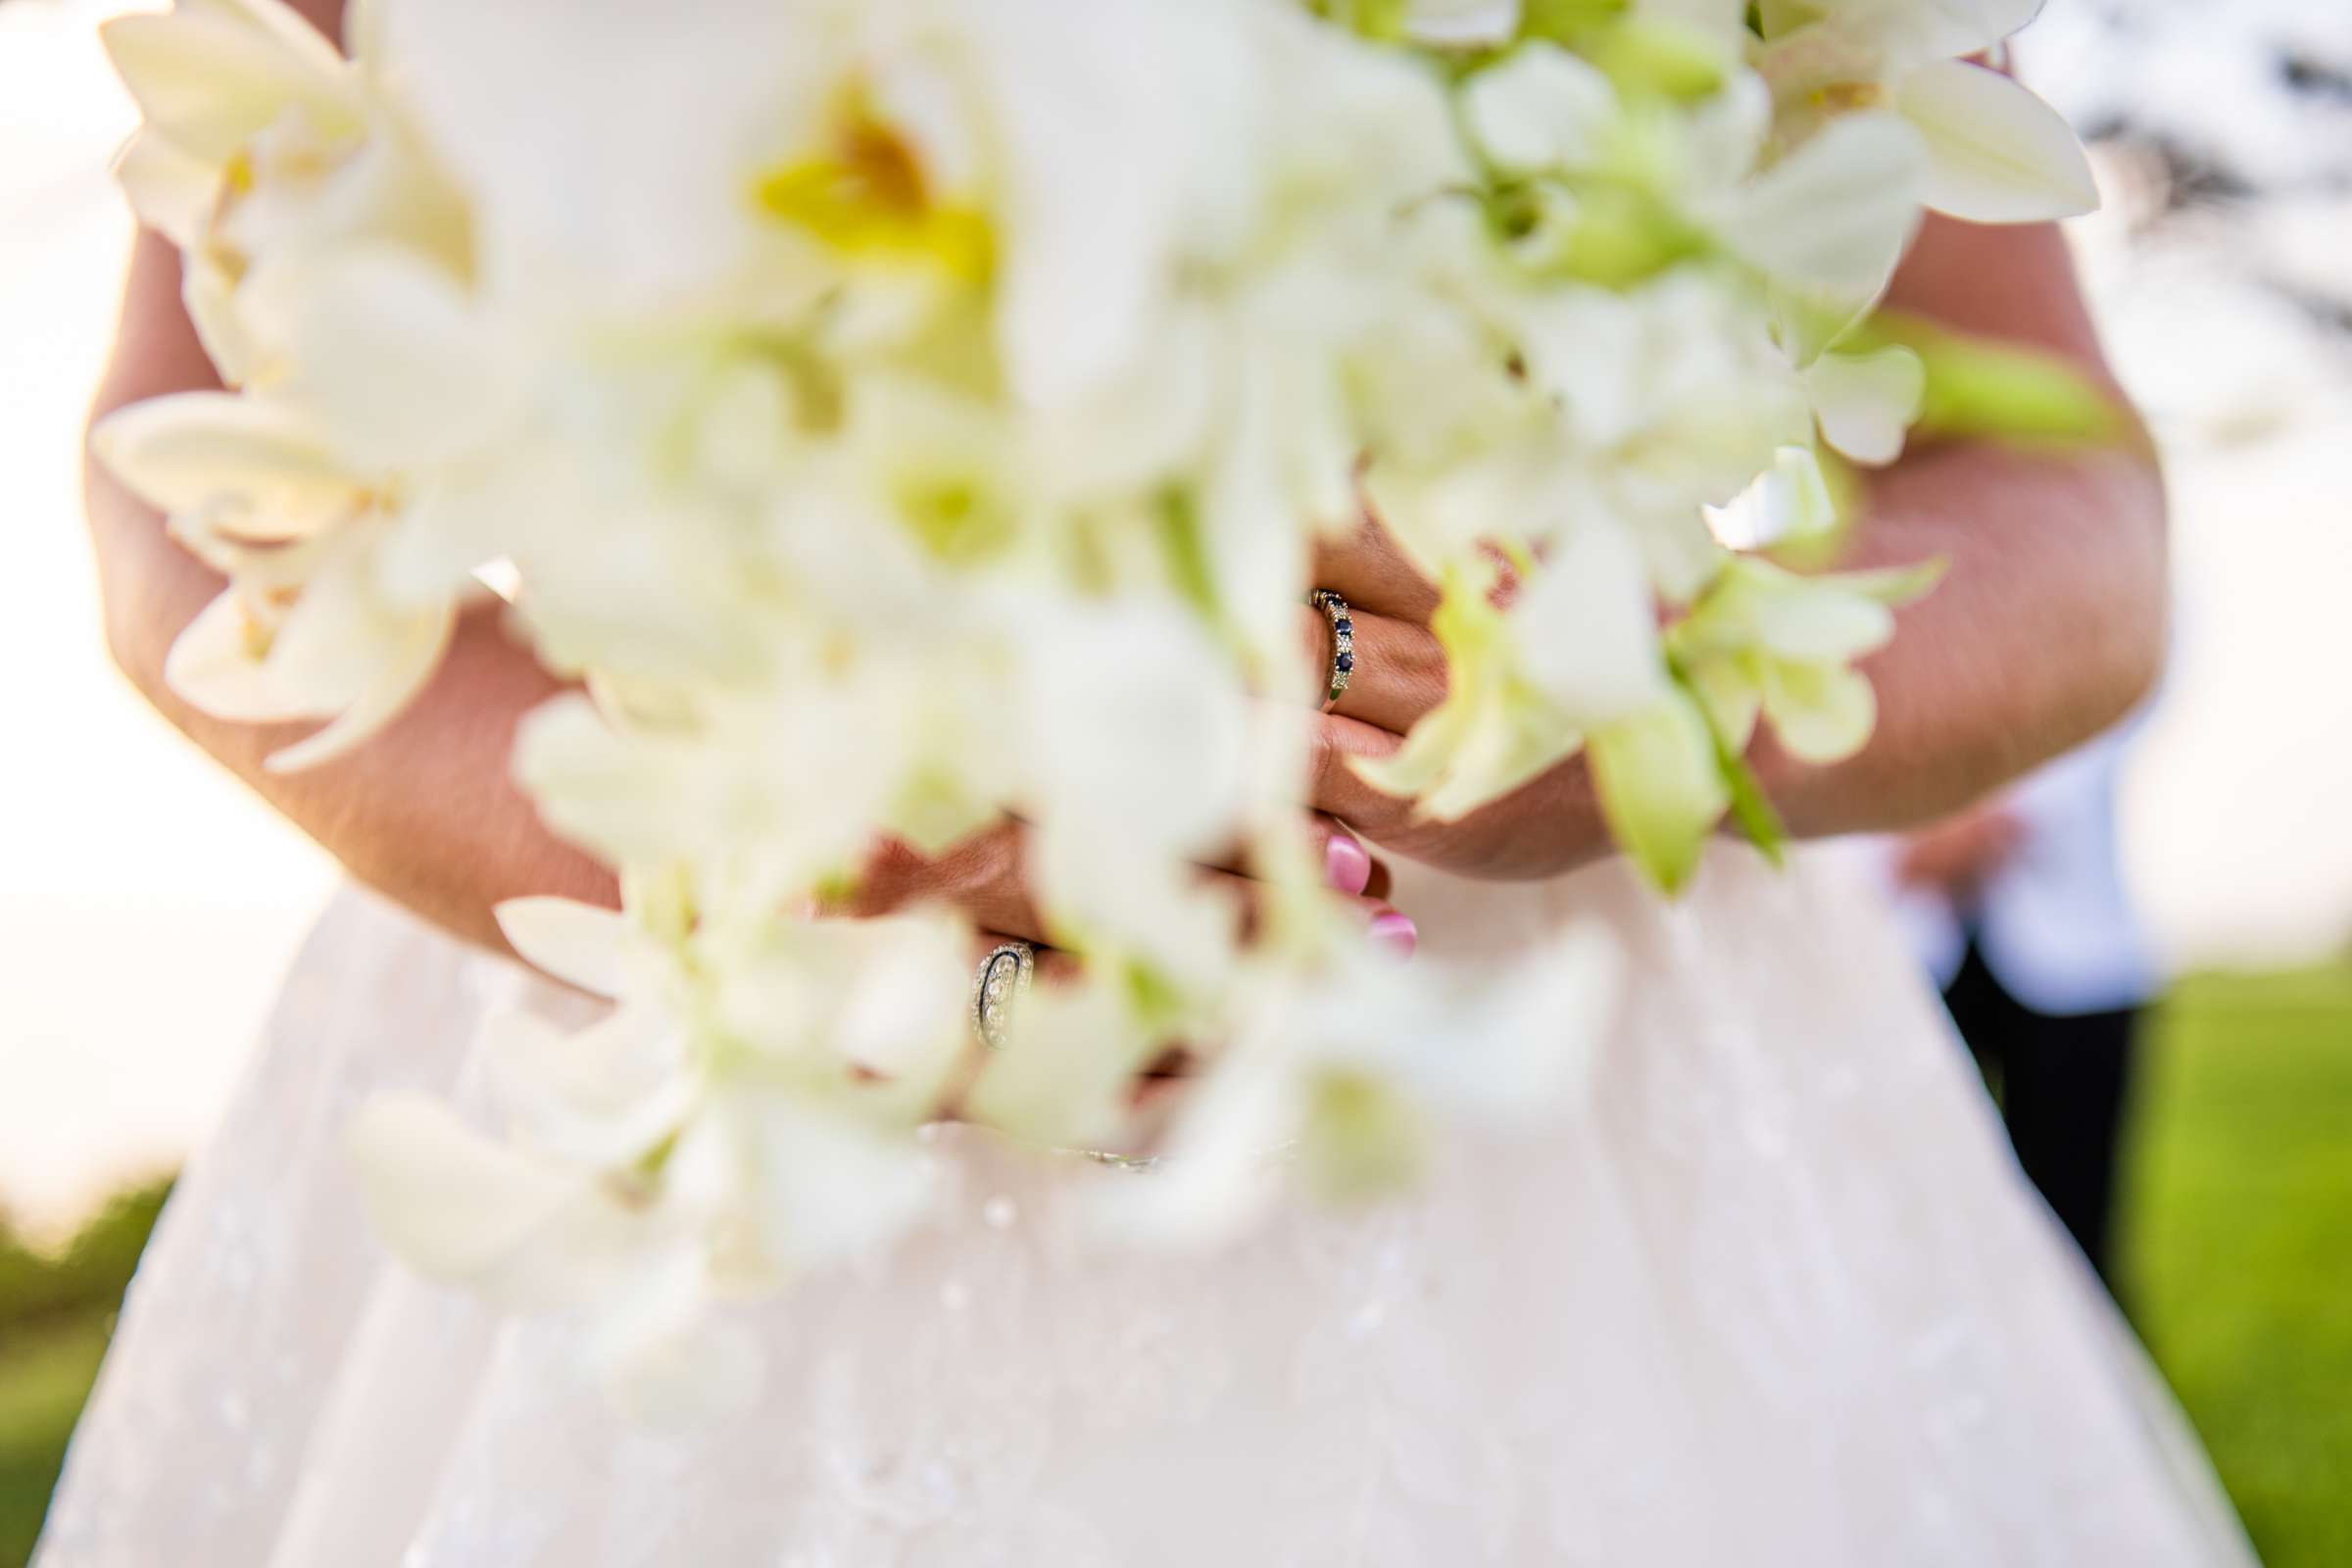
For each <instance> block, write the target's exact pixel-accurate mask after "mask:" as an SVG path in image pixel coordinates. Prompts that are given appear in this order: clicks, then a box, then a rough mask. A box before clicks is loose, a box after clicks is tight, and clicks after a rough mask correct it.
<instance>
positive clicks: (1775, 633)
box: [1667, 557, 1942, 763]
mask: <svg viewBox="0 0 2352 1568" xmlns="http://www.w3.org/2000/svg"><path fill="white" fill-rule="evenodd" d="M1941 570H1942V568H1941V566H1940V564H1933V563H1932V564H1928V565H1926V566H1921V567H1915V568H1908V569H1902V570H1892V571H1867V572H1840V573H1833V574H1829V575H1824V576H1815V577H1806V576H1799V575H1797V574H1796V573H1794V572H1790V571H1786V570H1783V569H1782V568H1781V567H1778V566H1775V565H1773V564H1770V563H1769V562H1765V561H1761V560H1757V559H1755V558H1752V557H1741V558H1738V559H1736V560H1735V561H1734V562H1733V563H1732V564H1730V565H1729V566H1727V567H1726V568H1725V571H1724V574H1723V577H1722V578H1721V580H1720V581H1718V582H1717V583H1716V585H1715V586H1714V587H1713V588H1711V589H1710V590H1709V591H1708V592H1707V594H1706V595H1705V596H1704V597H1703V598H1702V599H1701V600H1700V601H1699V603H1698V604H1697V605H1696V606H1695V607H1694V608H1693V609H1692V610H1691V613H1690V614H1689V615H1687V616H1685V617H1684V618H1683V619H1682V620H1680V621H1678V622H1677V623H1676V624H1675V625H1674V627H1673V628H1672V629H1671V630H1670V631H1669V632H1668V634H1667V644H1668V647H1669V649H1670V650H1671V651H1672V652H1673V655H1674V657H1675V658H1676V660H1677V661H1678V662H1681V664H1682V666H1683V667H1684V668H1685V669H1686V670H1688V671H1689V673H1690V675H1691V680H1692V682H1693V684H1694V686H1695V688H1696V690H1697V691H1698V692H1699V693H1700V694H1701V696H1702V697H1703V699H1704V701H1705V702H1706V705H1707V708H1708V711H1709V712H1710V713H1711V714H1712V715H1713V717H1714V720H1715V722H1716V724H1717V725H1718V726H1719V727H1720V729H1721V730H1722V732H1723V733H1724V734H1725V736H1726V737H1727V738H1728V740H1729V743H1730V744H1731V745H1732V746H1733V748H1734V749H1735V750H1744V749H1745V747H1746V745H1747V741H1748V737H1749V736H1750V735H1751V734H1752V733H1753V732H1754V729H1755V725H1756V721H1757V718H1758V716H1759V715H1761V716H1762V717H1763V718H1764V720H1765V721H1767V722H1769V723H1770V724H1771V725H1772V728H1773V733H1774V734H1775V735H1776V736H1777V737H1778V738H1779V740H1780V743H1781V745H1782V746H1784V747H1785V748H1787V750H1788V751H1789V754H1790V755H1791V756H1793V757H1795V758H1797V759H1799V760H1803V761H1808V762H1816V763H1828V762H1836V761H1841V760H1844V759H1846V758H1848V757H1851V756H1852V755H1853V754H1854V753H1855V752H1857V751H1859V750H1860V749H1861V747H1862V745H1863V743H1864V742H1865V741H1867V740H1868V739H1869V738H1870V732H1871V727H1872V724H1873V722H1874V720H1875V718H1876V715H1877V712H1878V704H1877V700H1876V698H1875V697H1874V695H1873V693H1872V691H1871V685H1870V680H1869V678H1868V677H1867V676H1865V675H1863V674H1862V673H1861V672H1860V671H1858V670H1856V669H1854V668H1853V667H1852V664H1853V662H1854V661H1856V660H1858V659H1861V658H1862V657H1864V656H1865V655H1868V654H1871V653H1875V652H1877V651H1878V650H1879V649H1881V648H1884V647H1885V646H1886V645H1887V643H1888V642H1889V641H1890V640H1892V638H1893V636H1894V610H1895V607H1897V606H1900V605H1903V604H1907V603H1909V602H1910V601H1911V600H1913V599H1916V598H1918V597H1919V596H1920V595H1921V594H1924V593H1926V592H1927V591H1928V589H1929V588H1931V587H1933V586H1934V584H1935V581H1936V577H1937V576H1938V575H1940V573H1941Z"/></svg>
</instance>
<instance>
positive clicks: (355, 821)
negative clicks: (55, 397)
mask: <svg viewBox="0 0 2352 1568" xmlns="http://www.w3.org/2000/svg"><path fill="white" fill-rule="evenodd" d="M217 384H218V382H217V380H216V378H215V376H214V374H213V369H212V366H211V364H210V363H209V362H208V361H207V360H206V359H205V356H204V351H203V349H202V348H201V347H200V346H199V345H198V343H197V341H196V334H195V330H194V328H192V327H191V326H190V325H189V324H188V319H187V313H186V312H185V311H184V310H182V309H181V307H180V303H179V264H178V259H177V257H176V256H175V255H174V254H173V252H172V247H171V245H170V244H169V243H167V242H166V241H164V240H163V239H161V238H159V237H158V236H156V235H153V234H143V235H141V236H140V238H139V243H138V249H137V252H136V254H135V256H134V257H133V260H132V263H131V270H130V281H129V286H128V292H127V296H126V299H125V302H124V306H123V325H122V333H121V337H120V340H119V342H118V344H117V346H116V351H115V358H114V362H113V364H112V365H111V367H110V368H109V369H108V372H107V375H106V379H105V381H104V382H103V383H102V385H101V388H100V391H99V396H98V405H97V411H98V413H100V414H104V413H106V412H108V411H109V410H112V409H115V408H118V407H120V406H122V405H123V404H125V403H132V402H136V401H138V400H139V399H141V398H148V397H154V396H157V395H159V394H161V393H165V392H176V391H181V390H185V389H187V388H191V387H208V386H213V385H217ZM87 486H88V510H89V520H90V529H91V534H92V539H93V543H94V544H95V546H96V549H97V554H98V568H99V583H100V587H101V590H102V593H103V597H104V599H105V605H106V631H107V642H108V646H109V647H110V648H111V649H112V650H113V652H114V656H115V660H116V662H118V663H119V664H120V665H121V666H122V668H123V673H124V674H126V675H127V676H129V678H130V680H131V682H132V683H133V684H134V685H136V686H137V687H138V689H139V691H140V692H141V693H142V694H143V695H144V696H145V697H146V698H147V700H148V701H149V702H151V703H153V704H154V705H155V707H156V708H157V709H158V710H159V711H162V713H163V714H164V716H165V717H167V718H169V719H171V720H172V723H174V724H176V725H177V726H178V727H179V728H180V729H181V730H182V731H183V732H185V733H186V734H187V736H188V737H189V738H190V739H191V740H193V741H195V743H196V744H197V745H199V746H201V747H203V748H204V749H205V750H206V751H207V752H210V753H211V754H212V755H213V756H214V757H215V758H217V759H218V760H220V761H221V763H222V764H224V765H225V766H227V767H228V768H229V769H230V770H231V771H232V772H234V773H236V774H237V775H238V776H239V777H241V778H243V779H244V780H245V782H246V783H248V784H250V785H251V786H252V787H253V788H254V789H255V790H257V791H258V792H260V794H261V795H262V796H263V798H264V799H266V800H268V801H269V803H270V805H271V806H273V807H275V808H276V809H278V810H279V811H281V812H283V813H284V814H285V815H286V816H287V817H288V818H289V819H290V820H292V821H293V823H294V824H295V825H296V826H297V827H299V828H301V829H302V830H303V831H304V832H305V833H308V834H309V835H310V836H311V837H313V838H315V839H317V840H318V841H319V843H320V844H322V845H324V846H325V847H326V848H327V849H328V850H329V851H330V852H332V853H333V854H334V856H335V857H336V858H338V859H340V860H341V861H342V862H343V863H344V864H345V865H346V866H348V867H350V869H351V871H352V873H353V874H354V875H356V876H357V877H359V878H360V880H362V881H364V882H366V883H368V885H369V886H370V887H373V888H375V889H377V890H378V891H379V892H382V893H385V894H387V895H389V896H390V897H392V898H394V899H397V900H398V901H400V902H401V903H402V904H405V905H407V906H408V907H411V908H413V909H415V910H417V912H418V913H420V914H422V915H424V916H425V917H426V918H428V919H430V920H432V921H434V922H435V923H436V924H439V925H441V926H443V927H444V928H446V929H448V930H450V931H453V932H455V933H456V934H458V935H459V936H461V937H464V938H466V939H467V940H469V941H473V942H478V943H482V944H484V945H487V946H492V947H498V946H502V945H503V943H502V940H501V938H500V937H499V934H498V927H497V922H496V921H495V920H494V919H493V918H492V916H491V909H492V907H493V906H495V905H496V904H498V903H499V902H500V901H502V900H505V899H509V898H514V897H515V896H517V895H520V894H526V893H557V894H564V895H567V896H569V897H573V898H579V899H588V900H594V901H597V902H601V903H606V904H616V903H618V902H619V896H618V892H617V889H616V887H615V885H614V882H613V876H612V874H611V873H610V872H608V871H606V870H605V869H604V868H603V867H602V866H600V865H598V864H597V863H596V862H595V861H594V860H592V859H590V858H588V857H587V856H585V855H583V854H581V853H580V852H579V851H577V850H574V849H572V848H570V847H569V846H567V845H565V844H564V843H562V842H561V841H559V840H558V839H556V838H555V837H554V836H553V835H552V834H550V833H549V832H548V831H547V830H546V829H545V828H544V827H542V826H541V825H540V823H539V818H538V815H537V813H536V812H535V811H534V810H533V809H532V807H531V805H530V803H529V801H527V800H526V799H524V798H523V796H522V794H521V793H520V792H519V791H518V790H517V789H516V788H515V785H514V783H513V781H512V780H511V778H510V777H509V772H508V764H507V759H508V753H509V750H510V748H511V747H512V744H513V740H514V731H515V721H516V720H517V719H518V718H520V717H521V715H522V714H523V713H524V712H526V711H529V710H530V709H531V708H533V707H535V706H537V705H538V704H539V703H541V702H543V701H545V700H546V699H547V698H548V697H550V696H552V695H553V694H554V693H555V692H556V691H557V690H558V689H559V686H558V683H557V682H556V680H555V679H554V677H552V676H550V675H548V674H547V673H546V672H545V671H543V670H542V669H540V667H539V666H538V664H537V663H536V662H534V661H533V660H532V658H531V656H530V654H529V653H528V652H527V651H526V650H524V649H522V648H520V647H518V646H517V645H515V643H513V642H512V641H510V640H509V639H508V638H507V636H506V634H505V632H504V630H503V629H502V628H501V626H500V624H499V618H498V615H497V614H496V613H495V612H494V611H493V610H484V611H477V612H474V613H471V614H469V615H468V616H467V617H466V622H465V624H464V625H463V626H462V627H461V628H460V629H459V631H458V634H457V637H456V640H455V641H454V642H453V644H452V645H451V648H450V651H449V658H448V661H447V662H446V663H445V664H444V665H443V667H442V668H441V670H440V672H439V674H437V675H436V676H435V677H434V679H433V682H432V684H431V685H430V686H429V687H428V688H427V689H426V690H425V691H424V693H423V694H422V695H421V696H420V697H419V698H418V699H417V702H416V703H415V704H414V705H413V706H412V707H411V708H410V709H409V710H408V711H407V712H405V713H404V714H402V716H401V717H400V718H399V719H398V720H397V721H396V722H395V723H393V724H392V725H391V726H390V727H388V728H387V729H386V730H384V731H383V732H382V733H381V734H379V735H377V736H376V737H375V738H374V739H373V740H371V741H369V742H368V744H367V745H365V746H362V747H360V748H358V749H357V750H356V751H353V752H351V753H350V754H348V755H346V756H344V757H342V758H340V759H338V760H335V761H333V762H329V763H327V764H325V765H323V766H320V767H317V768H313V769H310V770H308V771H305V772H300V773H269V772H265V771H264V770H263V768H262V760H263V759H264V758H266V757H268V756H269V755H270V753H271V752H273V751H276V750H278V749H279V748H280V747H282V746H284V745H285V744H286V743H287V742H288V741H289V740H291V739H293V738H294V737H295V736H296V735H297V734H299V733H300V731H298V730H290V729H287V728H284V727H279V726H257V725H251V724H239V723H231V722H228V721H226V720H223V719H219V718H214V717H212V716H210V715H208V714H206V713H202V712H199V711H197V710H195V709H193V708H191V707H189V706H188V705H187V704H186V703H185V702H183V701H182V700H181V699H180V698H179V697H178V696H177V695H175V694H174V693H173V692H172V690H171V688H170V687H169V686H167V685H166V684H165V682H164V675H163V670H164V657H165V655H166V654H167V653H168V652H169V651H170V650H171V647H172V639H173V638H174V637H176V636H177V635H178V634H179V630H180V628H181V627H183V626H185V625H186V624H187V623H188V622H189V621H190V620H192V619H194V618H195V615H196V613H197V612H198V611H200V610H202V609H203V608H204V607H205V606H206V605H207V604H208V603H210V602H211V600H212V599H213V597H214V596H215V595H216V594H218V593H219V592H220V591H221V579H220V578H219V577H218V576H216V575H215V574H214V573H213V572H212V571H211V570H210V569H209V568H208V567H206V566H205V565H204V564H202V563H200V562H198V561H197V560H196V559H195V558H194V557H193V556H190V555H188V554H187V553H186V552H184V551H182V550H181V549H179V548H178V547H177V546H176V545H174V544H173V543H172V541H171V540H170V539H168V538H167V537H166V536H165V534H164V528H163V521H162V519H161V518H159V517H158V516H157V515H155V513H154V512H153V511H152V510H151V509H150V508H148V507H147V506H146V505H145V504H144V503H142V502H140V501H139V500H138V499H137V498H136V497H134V496H132V495H131V494H130V493H129V492H127V491H126V490H124V489H123V487H122V486H121V485H119V484H117V483H116V482H115V480H114V479H113V478H112V477H111V476H110V475H109V474H107V472H106V471H105V469H104V468H102V467H100V466H98V465H96V464H95V463H93V464H91V465H89V466H88V469H87Z"/></svg>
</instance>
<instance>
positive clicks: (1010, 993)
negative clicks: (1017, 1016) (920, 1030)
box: [972, 942, 1037, 1051]
mask: <svg viewBox="0 0 2352 1568" xmlns="http://www.w3.org/2000/svg"><path fill="white" fill-rule="evenodd" d="M1036 977H1037V950H1036V949H1035V948H1033V947H1031V946H1030V945H1029V944H1028V943H1026V942H1007V943H1005V944H1004V945H1003V946H1001V947H998V948H994V949H991V950H990V952H989V955H988V956H987V957H985V958H982V959H981V960H980V967H979V968H977V969H975V970H973V971H972V1033H973V1034H975V1035H977V1036H979V1038H980V1043H981V1044H982V1045H983V1046H986V1047H987V1048H988V1049H989V1050H991V1051H1002V1050H1004V1049H1005V1034H1006V1032H1007V1031H1008V1030H1009V1029H1010V1027H1011V1024H1012V999H1013V998H1014V997H1016V996H1018V995H1020V994H1021V993H1022V992H1024V991H1026V990H1028V989H1029V983H1030V981H1032V980H1034V979H1035V978H1036Z"/></svg>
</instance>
